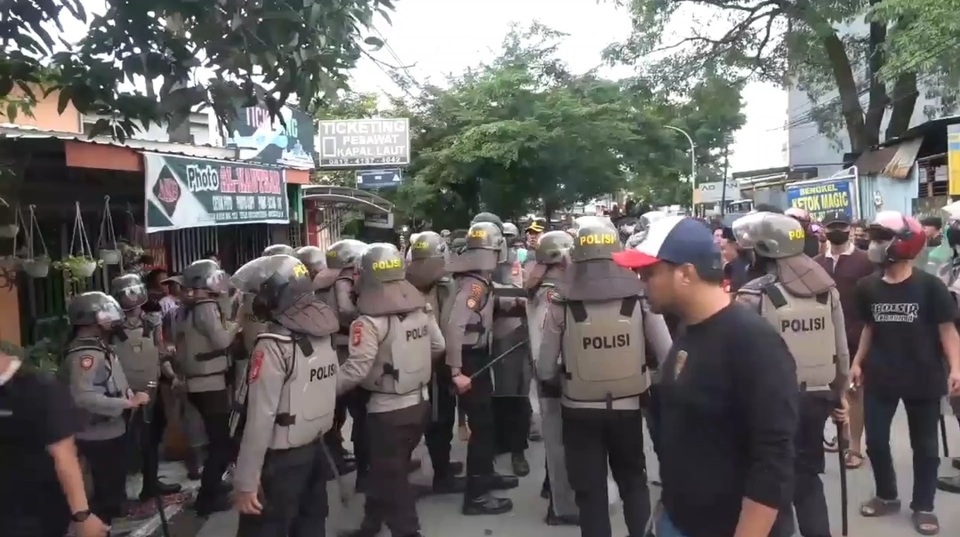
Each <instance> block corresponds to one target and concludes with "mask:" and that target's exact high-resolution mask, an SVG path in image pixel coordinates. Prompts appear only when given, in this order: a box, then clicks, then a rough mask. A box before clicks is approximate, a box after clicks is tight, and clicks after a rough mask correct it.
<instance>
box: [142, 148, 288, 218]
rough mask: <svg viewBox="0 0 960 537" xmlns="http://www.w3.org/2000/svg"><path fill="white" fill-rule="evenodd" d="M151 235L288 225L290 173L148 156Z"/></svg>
mask: <svg viewBox="0 0 960 537" xmlns="http://www.w3.org/2000/svg"><path fill="white" fill-rule="evenodd" d="M143 162H144V175H145V186H146V190H145V198H146V227H147V233H153V232H156V231H165V230H171V229H185V228H192V227H207V226H228V225H231V224H287V223H289V222H290V207H289V203H288V201H287V184H286V177H285V176H284V170H282V169H280V168H269V167H265V166H257V165H251V164H246V163H240V162H230V161H224V160H211V159H203V158H192V157H181V156H175V155H167V154H163V153H143Z"/></svg>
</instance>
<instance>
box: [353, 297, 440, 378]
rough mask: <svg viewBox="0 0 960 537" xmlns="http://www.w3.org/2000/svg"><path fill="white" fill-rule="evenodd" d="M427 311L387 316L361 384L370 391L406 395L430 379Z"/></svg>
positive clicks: (430, 364) (428, 320)
mask: <svg viewBox="0 0 960 537" xmlns="http://www.w3.org/2000/svg"><path fill="white" fill-rule="evenodd" d="M430 321H431V319H430V314H428V313H426V312H424V311H423V310H417V311H412V312H410V313H407V314H401V315H390V316H389V317H387V323H388V328H387V335H386V336H385V337H384V338H383V339H382V340H380V346H379V349H378V350H377V357H376V361H375V362H374V364H373V368H372V369H371V370H370V374H369V375H367V378H366V379H364V381H363V384H362V385H363V387H364V388H366V389H367V390H369V391H371V392H377V393H386V394H395V395H406V394H408V393H414V392H416V391H417V390H420V389H421V388H423V387H424V386H426V385H427V384H428V383H429V382H430V376H431V372H432V368H433V363H432V358H431V356H430V333H429V331H428V328H427V327H428V326H429V325H430Z"/></svg>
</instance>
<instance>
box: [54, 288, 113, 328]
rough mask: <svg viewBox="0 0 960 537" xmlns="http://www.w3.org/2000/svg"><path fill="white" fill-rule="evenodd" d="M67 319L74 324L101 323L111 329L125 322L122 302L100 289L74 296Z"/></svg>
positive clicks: (102, 326) (68, 307)
mask: <svg viewBox="0 0 960 537" xmlns="http://www.w3.org/2000/svg"><path fill="white" fill-rule="evenodd" d="M67 319H69V321H70V324H71V325H73V326H93V325H100V327H101V328H104V329H106V330H109V329H110V328H112V327H114V326H116V325H117V324H119V323H122V322H123V319H124V314H123V310H122V309H121V308H120V304H118V303H117V301H116V299H114V298H113V297H112V296H110V295H108V294H106V293H101V292H100V291H90V292H87V293H83V294H80V295H77V296H75V297H73V298H72V299H71V300H70V305H69V306H67Z"/></svg>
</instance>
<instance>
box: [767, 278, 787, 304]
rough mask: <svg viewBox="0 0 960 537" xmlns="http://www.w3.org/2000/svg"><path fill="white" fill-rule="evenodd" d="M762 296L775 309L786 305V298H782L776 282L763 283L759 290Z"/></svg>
mask: <svg viewBox="0 0 960 537" xmlns="http://www.w3.org/2000/svg"><path fill="white" fill-rule="evenodd" d="M761 289H762V290H763V294H764V295H766V296H767V298H769V299H770V303H771V304H773V307H774V308H775V309H780V308H782V307H784V306H786V305H787V297H785V296H783V292H782V291H780V287H779V286H778V285H777V284H776V282H769V283H765V284H764V285H763V287H762V288H761Z"/></svg>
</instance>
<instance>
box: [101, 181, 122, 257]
mask: <svg viewBox="0 0 960 537" xmlns="http://www.w3.org/2000/svg"><path fill="white" fill-rule="evenodd" d="M103 200H104V202H103V217H102V218H101V219H100V237H99V238H98V239H97V251H98V253H99V254H100V260H101V261H103V262H104V263H106V264H108V265H122V261H123V257H122V256H121V254H120V249H119V248H117V232H116V230H114V228H113V215H112V214H111V213H110V196H104V197H103Z"/></svg>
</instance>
